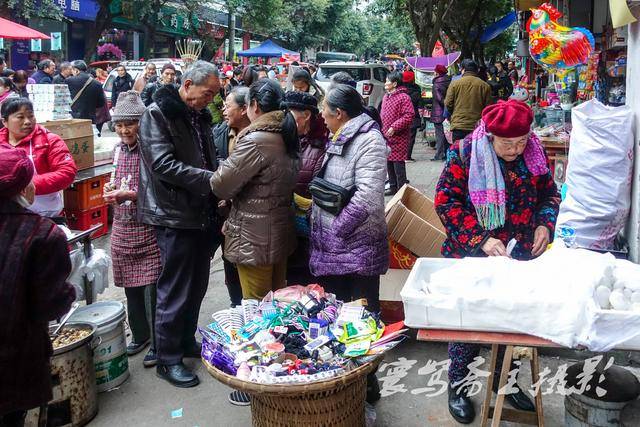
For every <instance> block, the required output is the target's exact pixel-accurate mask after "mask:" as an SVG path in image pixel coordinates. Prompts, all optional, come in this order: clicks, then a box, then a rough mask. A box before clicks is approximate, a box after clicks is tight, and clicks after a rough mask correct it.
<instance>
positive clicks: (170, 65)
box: [160, 63, 176, 74]
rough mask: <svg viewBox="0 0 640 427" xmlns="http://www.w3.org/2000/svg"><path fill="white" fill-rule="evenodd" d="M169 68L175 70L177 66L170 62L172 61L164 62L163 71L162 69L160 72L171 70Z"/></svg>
mask: <svg viewBox="0 0 640 427" xmlns="http://www.w3.org/2000/svg"><path fill="white" fill-rule="evenodd" d="M169 69H171V70H173V71H175V70H176V67H174V66H173V64H170V63H169V64H164V65H163V66H162V71H160V74H162V73H164V70H169Z"/></svg>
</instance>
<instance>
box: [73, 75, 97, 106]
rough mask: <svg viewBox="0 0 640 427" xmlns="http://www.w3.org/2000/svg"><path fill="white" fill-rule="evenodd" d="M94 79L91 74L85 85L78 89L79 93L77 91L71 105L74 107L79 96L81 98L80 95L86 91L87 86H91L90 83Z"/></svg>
mask: <svg viewBox="0 0 640 427" xmlns="http://www.w3.org/2000/svg"><path fill="white" fill-rule="evenodd" d="M92 80H93V77H91V76H89V78H88V79H87V81H86V82H85V83H84V86H82V88H81V89H80V90H79V91H78V93H76V96H74V97H73V99H72V100H71V106H72V107H73V104H75V103H76V101H77V100H78V98H80V95H82V92H84V90H85V89H86V88H87V86H89V83H91V81H92Z"/></svg>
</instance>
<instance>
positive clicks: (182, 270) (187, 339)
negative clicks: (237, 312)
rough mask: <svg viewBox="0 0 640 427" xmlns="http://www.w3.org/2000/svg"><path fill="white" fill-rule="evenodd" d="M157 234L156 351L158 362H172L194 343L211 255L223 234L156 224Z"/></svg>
mask: <svg viewBox="0 0 640 427" xmlns="http://www.w3.org/2000/svg"><path fill="white" fill-rule="evenodd" d="M155 234H156V239H157V240H158V247H159V248H160V258H161V260H162V272H161V273H160V277H159V278H158V283H157V285H156V287H157V306H156V331H155V332H156V351H157V354H158V363H159V364H161V365H173V364H176V363H180V362H181V361H182V356H183V355H184V349H186V348H189V347H190V346H193V345H194V343H195V333H196V329H197V327H198V315H199V313H200V306H201V305H202V300H203V299H204V296H205V294H206V292H207V287H208V286H209V267H210V263H211V258H212V257H213V254H214V253H215V251H216V249H217V247H218V246H219V245H220V238H219V235H218V234H217V233H215V232H214V231H213V230H212V229H205V230H184V229H177V228H169V227H155Z"/></svg>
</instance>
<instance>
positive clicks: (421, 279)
mask: <svg viewBox="0 0 640 427" xmlns="http://www.w3.org/2000/svg"><path fill="white" fill-rule="evenodd" d="M456 262H459V260H456V259H451V258H418V260H417V261H416V263H415V265H414V266H413V268H412V269H411V273H410V274H409V277H408V278H407V281H406V282H405V284H404V287H403V288H402V291H400V296H401V297H402V303H403V305H404V323H405V325H407V326H408V327H410V328H415V329H454V330H464V331H485V332H517V331H515V330H513V329H508V328H503V329H500V328H496V327H495V326H493V325H488V324H487V323H486V321H485V320H484V319H483V318H482V317H480V316H478V315H476V314H473V315H472V314H469V313H465V312H463V311H461V310H460V309H459V308H451V309H443V308H434V307H430V306H429V305H430V304H429V300H430V298H432V296H431V294H429V293H427V292H425V290H424V287H425V284H426V283H427V282H428V281H429V277H430V276H431V274H432V273H435V272H436V271H438V270H441V269H443V268H447V267H451V266H452V265H454V264H455V263H456Z"/></svg>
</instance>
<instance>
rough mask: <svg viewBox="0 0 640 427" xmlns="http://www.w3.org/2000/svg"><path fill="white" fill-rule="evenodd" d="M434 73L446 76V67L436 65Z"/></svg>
mask: <svg viewBox="0 0 640 427" xmlns="http://www.w3.org/2000/svg"><path fill="white" fill-rule="evenodd" d="M435 72H436V73H438V74H447V73H448V72H449V71H448V70H447V67H445V66H444V65H442V64H438V65H436V68H435Z"/></svg>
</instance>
